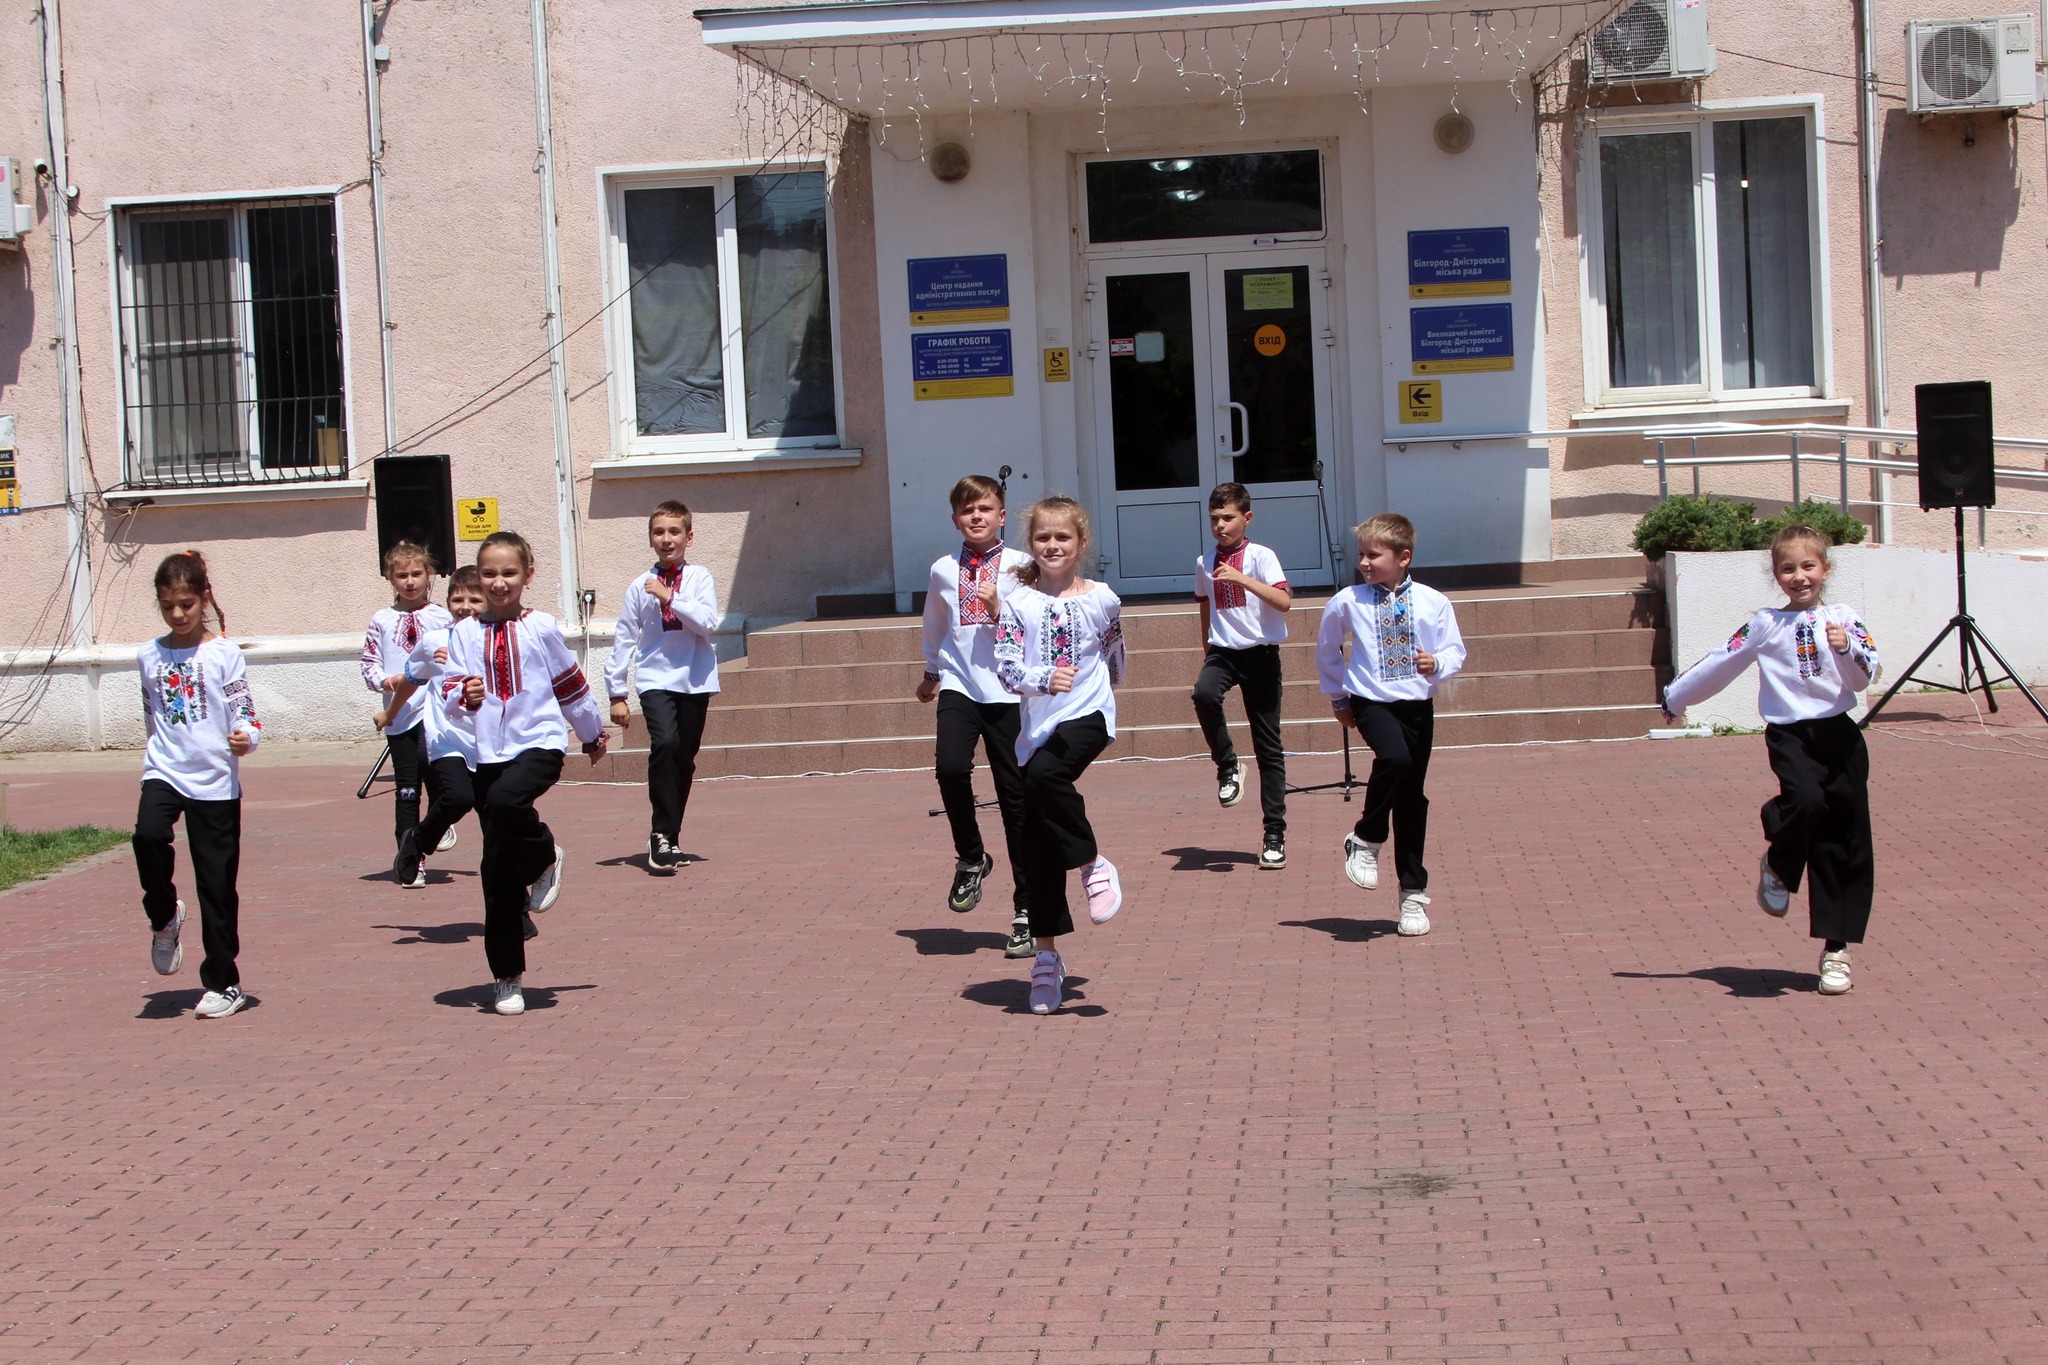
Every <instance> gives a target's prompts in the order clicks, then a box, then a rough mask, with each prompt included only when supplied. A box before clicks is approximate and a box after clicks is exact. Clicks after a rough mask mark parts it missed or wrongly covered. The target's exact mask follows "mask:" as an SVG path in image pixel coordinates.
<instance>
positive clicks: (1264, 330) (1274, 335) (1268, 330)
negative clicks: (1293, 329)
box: [1252, 322, 1287, 355]
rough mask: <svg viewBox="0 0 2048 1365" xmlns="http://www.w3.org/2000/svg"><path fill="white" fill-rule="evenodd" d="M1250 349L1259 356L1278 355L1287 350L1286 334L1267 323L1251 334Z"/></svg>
mask: <svg viewBox="0 0 2048 1365" xmlns="http://www.w3.org/2000/svg"><path fill="white" fill-rule="evenodd" d="M1252 349H1253V350H1255V351H1257V352H1258V353H1259V354H1260V355H1279V354H1280V353H1281V352H1282V351H1284V350H1286V349H1287V333H1285V332H1283V331H1281V330H1280V329H1279V328H1278V327H1275V326H1274V325H1273V324H1272V323H1270V322H1269V323H1267V324H1266V325H1265V326H1264V327H1261V328H1260V329H1259V330H1258V331H1256V332H1253V333H1252Z"/></svg>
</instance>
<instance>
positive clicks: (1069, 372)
mask: <svg viewBox="0 0 2048 1365" xmlns="http://www.w3.org/2000/svg"><path fill="white" fill-rule="evenodd" d="M1073 377H1074V367H1073V365H1072V363H1071V362H1070V361H1069V359H1068V357H1067V348H1066V347H1064V346H1048V347H1046V348H1045V382H1046V383H1048V384H1064V383H1066V382H1067V381H1068V380H1070V379H1072V378H1073Z"/></svg>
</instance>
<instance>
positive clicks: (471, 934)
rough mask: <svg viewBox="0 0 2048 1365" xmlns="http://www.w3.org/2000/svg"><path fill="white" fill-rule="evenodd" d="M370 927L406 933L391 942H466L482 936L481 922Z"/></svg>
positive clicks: (374, 925) (378, 925) (376, 925)
mask: <svg viewBox="0 0 2048 1365" xmlns="http://www.w3.org/2000/svg"><path fill="white" fill-rule="evenodd" d="M370 927H371V928H372V929H396V930H397V931H398V932H399V933H401V934H405V935H407V937H405V938H394V939H392V940H391V941H392V942H393V943H467V942H469V941H470V940H471V939H473V938H481V937H483V932H484V927H483V925H481V924H475V923H471V924H373V925H371V926H370Z"/></svg>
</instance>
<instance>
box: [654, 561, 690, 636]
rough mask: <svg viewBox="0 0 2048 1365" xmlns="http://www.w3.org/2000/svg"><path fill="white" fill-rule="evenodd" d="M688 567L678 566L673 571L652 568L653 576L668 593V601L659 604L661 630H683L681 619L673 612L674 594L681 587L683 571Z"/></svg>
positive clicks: (657, 566)
mask: <svg viewBox="0 0 2048 1365" xmlns="http://www.w3.org/2000/svg"><path fill="white" fill-rule="evenodd" d="M688 567H689V565H688V564H678V565H676V566H675V567H674V568H673V569H664V568H663V567H662V566H661V565H659V564H657V565H655V566H654V576H655V577H656V578H659V579H660V580H661V582H662V586H663V587H666V588H667V589H668V591H669V599H668V601H666V602H663V603H660V604H659V605H660V607H661V628H662V629H663V630H681V629H682V628H683V618H682V617H680V616H678V615H676V612H675V606H676V599H675V594H676V592H677V590H678V589H680V588H681V587H682V586H683V570H684V569H686V568H688Z"/></svg>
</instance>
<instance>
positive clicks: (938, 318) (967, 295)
mask: <svg viewBox="0 0 2048 1365" xmlns="http://www.w3.org/2000/svg"><path fill="white" fill-rule="evenodd" d="M909 265H910V323H911V326H913V327H928V326H931V325H933V324H946V323H956V322H1008V321H1009V320H1010V258H1009V257H1008V256H1004V255H1001V254H1000V253H999V254H997V255H994V256H924V257H915V258H913V259H912V260H911V261H910V263H909Z"/></svg>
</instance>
